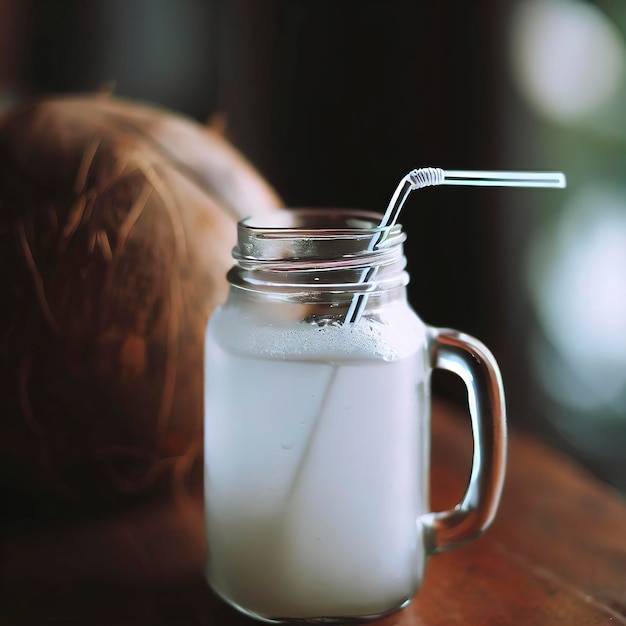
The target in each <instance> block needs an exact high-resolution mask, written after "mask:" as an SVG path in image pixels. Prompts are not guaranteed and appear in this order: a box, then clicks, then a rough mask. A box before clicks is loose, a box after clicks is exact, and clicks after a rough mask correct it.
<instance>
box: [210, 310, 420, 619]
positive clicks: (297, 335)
mask: <svg viewBox="0 0 626 626" xmlns="http://www.w3.org/2000/svg"><path fill="white" fill-rule="evenodd" d="M253 318H254V315H252V317H251V314H250V313H249V312H247V313H246V314H245V315H243V314H239V313H238V312H237V311H236V309H233V310H229V309H228V308H227V309H226V310H221V311H219V312H218V313H216V314H215V315H214V318H213V320H212V322H211V324H210V326H209V331H208V333H207V344H206V363H205V367H206V372H207V382H206V394H205V413H206V427H205V438H206V442H205V444H206V445H205V457H206V475H205V490H206V501H207V518H206V519H207V537H208V540H209V565H208V578H209V581H210V583H211V585H212V587H213V588H214V589H215V590H216V591H217V592H218V593H220V594H221V595H222V596H224V597H225V598H226V599H228V600H229V601H230V602H231V603H233V604H234V605H237V606H239V607H243V608H244V609H245V610H246V611H248V612H251V613H254V614H256V615H258V616H261V617H266V618H307V617H312V616H329V617H341V616H354V615H361V616H366V615H377V614H379V613H382V612H385V611H387V610H389V609H390V608H398V607H399V606H400V605H402V604H403V603H404V602H405V601H407V600H409V599H410V598H411V597H412V596H413V594H414V593H415V591H416V589H417V588H418V587H419V585H420V582H421V581H420V577H421V573H422V571H423V566H424V562H423V561H424V546H423V537H422V531H421V525H420V524H419V516H420V515H421V514H422V513H424V512H426V510H427V500H428V498H427V486H426V484H425V478H424V477H425V476H427V475H428V472H427V471H426V469H425V468H427V466H428V441H427V440H426V435H425V433H427V432H428V427H429V425H428V415H429V408H428V407H429V405H430V399H429V397H428V391H427V390H428V380H427V376H428V367H427V364H426V362H425V361H426V358H425V355H424V347H423V346H424V345H425V341H424V331H423V327H422V326H421V323H420V322H419V321H418V320H417V318H415V321H412V320H413V318H411V320H410V321H409V322H406V321H404V322H402V321H401V320H399V323H398V326H397V327H394V329H393V334H392V335H390V332H391V331H390V328H389V327H388V326H385V327H382V326H380V327H379V326H377V324H376V323H373V322H371V321H370V320H367V319H363V320H361V321H360V322H359V324H357V325H356V326H354V327H351V328H344V327H340V326H333V325H328V326H317V325H315V324H303V323H300V324H296V325H294V324H290V323H287V322H286V323H285V325H284V326H281V325H280V324H279V325H276V324H275V323H274V324H264V323H263V320H260V319H253ZM216 337H217V338H218V339H216Z"/></svg>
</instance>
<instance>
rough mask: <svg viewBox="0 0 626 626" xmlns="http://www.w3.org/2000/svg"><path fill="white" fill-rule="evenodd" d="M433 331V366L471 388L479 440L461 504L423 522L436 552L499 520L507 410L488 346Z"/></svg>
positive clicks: (474, 432) (445, 331) (428, 544)
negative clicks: (451, 374) (460, 379)
mask: <svg viewBox="0 0 626 626" xmlns="http://www.w3.org/2000/svg"><path fill="white" fill-rule="evenodd" d="M429 330H430V333H431V334H430V342H429V348H430V354H431V359H432V363H433V367H434V368H439V369H443V370H447V371H449V372H453V373H454V374H456V375H457V376H460V377H461V378H462V379H463V382H464V383H465V386H466V387H467V396H468V404H469V412H470V416H471V421H472V435H473V438H474V454H473V459H472V472H471V474H470V478H469V483H468V485H467V489H466V491H465V495H464V496H463V499H462V500H461V502H460V503H459V504H457V505H456V507H455V508H454V509H451V510H449V511H442V512H439V513H427V514H425V515H422V516H421V518H420V521H421V523H422V526H423V528H424V532H425V540H426V548H427V550H428V552H429V553H430V554H436V553H439V552H445V551H447V550H451V549H453V548H456V547H458V546H459V545H461V544H463V543H464V542H466V541H469V540H471V539H475V538H476V537H478V536H479V535H481V534H482V533H483V532H484V531H485V529H486V528H487V527H488V526H489V525H490V524H491V522H492V520H493V518H494V516H495V513H496V510H497V508H498V503H499V501H500V494H501V492H502V484H503V482H504V472H505V464H506V408H505V403H504V390H503V387H502V377H501V375H500V369H499V367H498V364H497V363H496V360H495V358H494V357H493V355H492V354H491V352H490V351H489V350H488V348H487V347H486V346H484V345H483V344H482V343H481V342H480V341H478V340H477V339H474V338H473V337H470V336H469V335H466V334H464V333H459V332H457V331H455V330H449V329H435V328H430V329H429Z"/></svg>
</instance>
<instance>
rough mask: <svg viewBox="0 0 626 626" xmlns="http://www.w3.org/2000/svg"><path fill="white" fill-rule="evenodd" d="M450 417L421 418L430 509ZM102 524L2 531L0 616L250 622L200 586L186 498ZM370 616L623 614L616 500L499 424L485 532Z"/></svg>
mask: <svg viewBox="0 0 626 626" xmlns="http://www.w3.org/2000/svg"><path fill="white" fill-rule="evenodd" d="M455 413H456V411H455V410H453V409H449V408H447V407H444V406H437V407H436V409H435V415H434V419H433V422H434V426H433V472H432V492H433V505H434V507H435V508H436V509H443V508H447V507H449V506H451V505H453V504H454V503H456V501H457V500H458V499H459V496H460V494H461V493H462V491H463V487H464V483H465V480H466V478H467V471H468V467H469V463H470V452H471V440H470V433H469V424H468V423H467V422H466V420H465V419H464V418H463V416H458V415H456V414H455ZM168 516H169V517H168ZM105 525H108V526H107V528H109V529H110V532H107V533H106V537H107V539H106V540H103V539H102V537H103V536H104V535H103V534H102V533H101V532H99V531H98V529H97V528H96V529H95V530H94V529H93V528H92V529H86V530H85V529H82V530H79V529H72V528H64V529H59V530H58V531H56V532H57V534H56V535H55V536H54V537H53V541H50V540H49V539H50V538H49V537H48V538H47V540H42V539H41V537H39V536H38V535H33V534H28V533H26V534H23V535H20V536H17V537H13V538H11V539H10V540H9V539H8V538H6V537H5V539H4V540H3V541H2V542H1V543H0V550H1V553H0V554H2V561H1V562H0V563H1V566H2V568H1V569H0V574H1V579H0V580H1V582H2V588H1V591H0V593H2V596H1V604H0V624H2V625H3V626H18V625H22V624H81V625H82V624H89V625H90V626H95V625H100V624H102V625H105V624H106V625H111V626H114V625H115V626H122V625H124V626H126V625H129V626H130V625H135V624H141V625H143V624H145V625H150V626H161V625H166V624H167V625H169V624H171V625H172V626H174V625H176V626H188V625H189V626H191V625H198V626H200V625H203V626H253V624H256V623H257V622H253V621H252V620H249V619H247V618H245V617H243V616H241V615H239V614H238V613H236V612H235V611H233V610H231V609H230V608H228V607H227V606H225V605H224V604H223V603H221V602H220V601H219V600H217V599H216V598H215V597H214V596H213V595H212V594H211V593H210V591H209V590H208V589H207V587H206V585H205V584H204V582H203V579H202V575H201V573H200V571H201V568H202V562H203V559H204V556H203V547H202V538H201V534H202V513H201V509H199V508H198V507H197V506H196V507H193V508H190V509H188V510H187V511H186V512H185V513H184V514H183V515H181V514H180V511H178V512H176V513H173V512H172V511H170V512H168V511H167V510H166V511H165V512H164V513H163V515H162V516H161V518H160V519H159V520H158V521H155V518H154V516H152V517H150V516H149V515H147V514H145V515H144V514H142V513H138V514H137V515H136V516H135V517H133V518H132V519H131V518H129V519H128V520H126V522H116V521H103V522H102V523H101V526H100V527H99V528H100V530H102V528H104V527H105ZM111 529H112V530H111ZM164 546H166V547H167V546H170V548H171V549H170V550H169V551H168V549H165V550H164V549H163V547H164ZM120 550H121V552H123V558H124V559H125V561H124V562H125V563H126V565H125V566H124V568H123V569H120V563H121V560H120V559H121V557H120V554H121V552H120ZM85 555H87V558H84V557H85ZM81 556H82V557H83V558H82V559H81V558H80V557H81ZM375 624H377V625H378V626H435V625H437V626H439V625H441V626H444V625H445V626H450V625H454V624H463V625H472V626H478V625H498V626H506V625H508V624H511V625H514V624H515V625H520V624H529V625H532V626H539V625H542V626H543V625H547V624H558V625H573V626H585V625H587V624H612V625H617V624H626V504H625V503H624V501H623V500H622V499H621V498H620V497H619V496H618V495H617V494H616V493H614V492H612V491H611V490H610V489H608V488H607V487H605V486H604V485H602V484H600V483H599V482H598V481H596V480H595V479H594V478H592V477H591V476H590V475H589V474H587V473H586V472H585V471H584V470H583V469H581V468H580V467H579V466H577V465H576V464H575V463H573V462H572V461H570V460H569V459H567V458H564V457H563V456H560V455H558V454H557V453H555V452H553V451H551V450H548V449H547V448H545V447H543V446H542V445H540V444H538V443H536V442H534V441H532V440H531V439H529V438H527V437H525V436H522V435H520V434H518V433H512V434H511V437H510V442H509V461H508V473H507V480H506V484H505V491H504V496H503V500H502V504H501V508H500V512H499V514H498V517H497V519H496V521H495V523H494V525H493V526H492V528H491V529H490V530H489V531H488V532H487V533H486V534H485V535H484V536H483V537H481V538H480V539H478V540H477V541H475V542H473V543H471V544H469V545H467V546H466V547H464V548H462V549H459V550H456V551H454V552H449V553H447V554H444V555H440V556H437V557H434V558H433V559H431V561H430V563H429V566H428V570H427V575H426V581H425V583H424V586H423V588H422V590H421V591H420V593H419V594H418V596H417V598H416V599H415V600H414V601H413V603H412V604H411V605H410V606H409V607H408V608H407V609H405V610H404V611H402V612H400V613H397V614H395V615H393V616H391V617H388V618H386V619H384V620H381V621H379V622H375Z"/></svg>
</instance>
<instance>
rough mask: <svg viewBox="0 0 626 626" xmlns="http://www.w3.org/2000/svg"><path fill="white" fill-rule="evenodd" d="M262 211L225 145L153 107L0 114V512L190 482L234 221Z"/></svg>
mask: <svg viewBox="0 0 626 626" xmlns="http://www.w3.org/2000/svg"><path fill="white" fill-rule="evenodd" d="M280 204H281V202H280V200H279V198H278V197H277V195H276V193H275V192H274V191H273V190H272V189H271V188H270V187H269V186H268V185H267V184H266V183H265V182H264V181H263V179H262V178H261V176H260V175H259V174H258V173H257V172H256V171H255V170H254V169H253V168H252V167H251V166H250V165H249V164H248V163H247V162H246V161H245V159H244V158H243V157H242V156H241V155H240V154H239V153H237V152H236V150H234V149H233V147H232V146H230V145H229V144H228V142H227V141H225V140H224V139H223V138H222V137H221V136H219V135H217V134H216V133H214V132H212V131H211V130H209V129H207V128H206V127H203V126H201V125H199V124H197V123H194V122H192V121H190V120H188V119H184V118H183V117H181V116H178V115H175V114H173V113H171V112H167V111H163V110H159V109H156V108H152V107H148V106H143V105H140V104H136V103H131V102H124V101H120V100H116V99H113V98H111V97H104V96H84V97H71V98H58V99H43V100H39V101H36V102H32V103H29V104H27V105H25V106H22V107H20V108H19V109H16V110H14V111H11V112H9V113H8V114H7V115H5V116H4V117H3V118H2V119H1V120H0V278H1V280H2V282H1V284H2V296H1V300H0V490H1V493H0V495H2V497H3V498H5V500H4V501H5V502H7V503H9V506H8V508H7V513H6V514H5V519H7V518H9V517H11V516H12V515H13V516H17V517H20V516H22V515H24V514H26V515H34V516H37V517H39V518H41V516H46V515H54V516H56V515H66V514H67V513H68V512H69V511H74V512H76V511H79V512H85V511H92V510H103V509H105V510H111V509H113V508H115V507H118V506H120V505H126V504H128V503H136V502H139V501H145V500H146V498H150V497H154V496H156V495H157V494H165V495H167V494H172V493H180V492H182V491H185V490H188V489H189V488H190V486H189V485H190V476H191V475H192V474H193V471H192V468H194V467H195V468H196V469H195V470H194V471H195V472H196V476H197V475H199V473H200V472H199V467H198V465H199V463H197V461H198V459H199V458H200V454H201V447H202V421H203V409H202V396H203V393H202V388H203V341H204V333H205V328H206V324H207V321H208V318H209V316H210V314H211V312H212V311H213V309H214V308H215V307H216V306H217V305H218V304H219V303H221V302H222V301H223V300H224V299H225V297H226V293H227V283H226V279H225V274H226V272H227V270H228V268H229V267H230V265H231V256H230V253H231V249H232V247H233V245H234V244H235V239H236V222H237V221H238V219H240V218H242V217H244V216H247V215H252V214H257V213H261V212H264V211H270V210H272V209H274V208H276V207H278V206H280ZM191 482H193V481H191ZM1 515H2V514H0V516H1Z"/></svg>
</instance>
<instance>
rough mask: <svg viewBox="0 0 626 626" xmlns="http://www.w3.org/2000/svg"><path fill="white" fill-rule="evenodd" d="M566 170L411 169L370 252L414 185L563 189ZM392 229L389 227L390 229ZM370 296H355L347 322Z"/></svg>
mask: <svg viewBox="0 0 626 626" xmlns="http://www.w3.org/2000/svg"><path fill="white" fill-rule="evenodd" d="M566 184H567V183H566V180H565V174H563V173H562V172H489V171H481V170H473V171H464V170H442V169H441V168H438V167H424V168H421V169H418V170H413V171H411V172H409V173H408V174H407V175H406V176H405V177H404V178H403V179H402V180H401V181H400V183H399V184H398V186H397V187H396V190H395V191H394V193H393V196H392V197H391V200H390V201H389V205H388V206H387V210H386V211H385V214H384V215H383V218H382V220H381V221H380V224H379V225H378V228H380V229H381V230H379V231H378V232H377V233H376V234H375V235H374V236H373V237H372V239H371V240H370V242H369V245H368V247H367V251H368V252H373V251H374V249H375V248H376V247H377V246H378V245H380V243H382V241H384V239H385V237H386V236H387V235H386V232H385V231H383V230H382V229H383V228H387V227H390V226H393V225H394V224H395V223H396V221H397V220H398V216H399V215H400V210H401V209H402V206H403V205H404V203H405V201H406V199H407V197H408V195H409V194H410V193H411V191H413V190H414V189H422V188H423V187H430V186H435V185H466V186H470V187H543V188H557V189H562V188H564V187H565V186H566ZM387 232H388V231H387ZM377 271H378V270H377V268H376V267H374V266H370V267H365V268H363V270H362V271H361V275H360V276H359V280H358V281H357V284H359V283H365V282H368V281H370V280H371V279H372V278H374V276H375V275H376V272H377ZM368 298H369V294H368V293H357V294H355V295H354V297H353V298H352V302H351V303H350V307H349V308H348V312H347V313H346V317H345V320H344V322H343V323H344V325H350V324H356V323H357V322H358V321H359V319H361V315H362V314H363V310H364V309H365V305H366V303H367V300H368Z"/></svg>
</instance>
